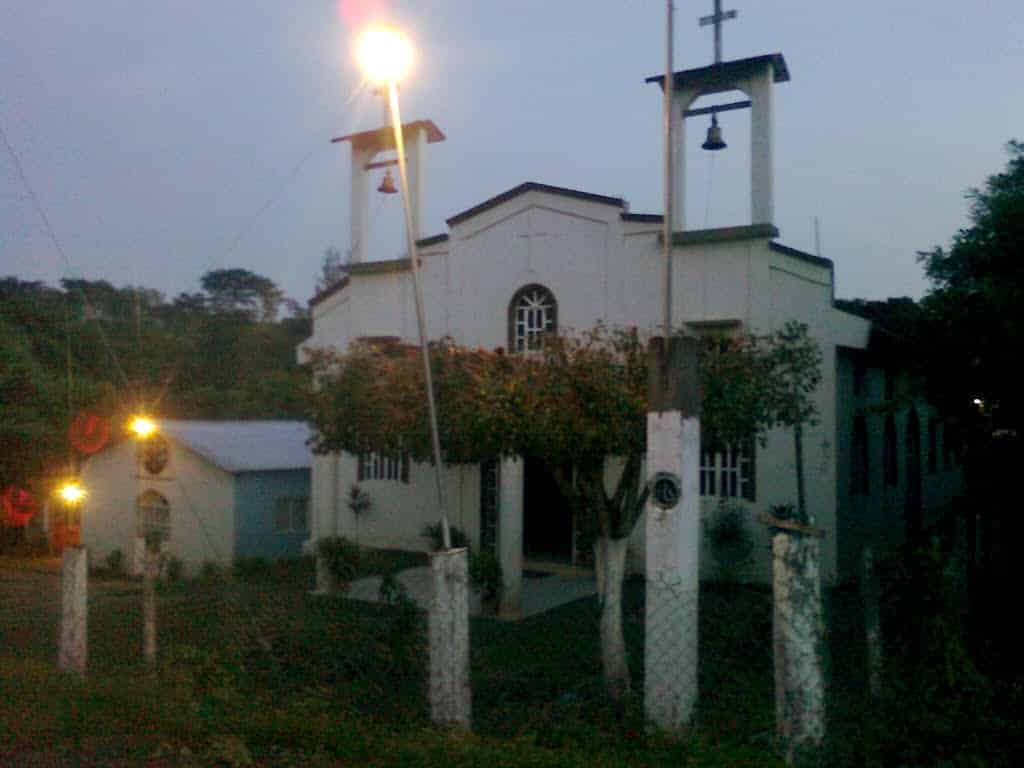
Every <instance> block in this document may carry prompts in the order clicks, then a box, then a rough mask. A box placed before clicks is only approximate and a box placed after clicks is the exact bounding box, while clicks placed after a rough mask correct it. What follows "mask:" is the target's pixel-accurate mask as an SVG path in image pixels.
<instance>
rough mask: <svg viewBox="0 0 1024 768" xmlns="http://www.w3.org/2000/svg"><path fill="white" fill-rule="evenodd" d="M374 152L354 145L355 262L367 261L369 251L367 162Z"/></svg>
mask: <svg viewBox="0 0 1024 768" xmlns="http://www.w3.org/2000/svg"><path fill="white" fill-rule="evenodd" d="M373 154H374V153H373V152H371V151H369V150H367V149H359V148H356V147H355V146H353V147H352V169H351V174H352V189H351V190H350V193H349V200H350V203H349V205H350V209H349V210H350V214H349V217H350V222H349V231H350V233H351V241H350V242H351V245H350V249H351V256H350V259H351V261H352V263H353V264H362V263H363V262H365V261H366V254H367V252H368V248H367V239H368V238H369V236H370V219H369V212H370V174H369V172H368V171H367V170H366V164H367V163H368V162H370V159H371V158H372V156H373Z"/></svg>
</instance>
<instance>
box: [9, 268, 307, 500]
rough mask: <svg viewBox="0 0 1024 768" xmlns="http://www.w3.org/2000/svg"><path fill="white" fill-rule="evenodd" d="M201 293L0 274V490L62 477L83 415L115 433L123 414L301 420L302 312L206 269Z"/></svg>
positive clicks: (241, 275)
mask: <svg viewBox="0 0 1024 768" xmlns="http://www.w3.org/2000/svg"><path fill="white" fill-rule="evenodd" d="M200 284H201V285H202V291H200V292H198V293H182V294H180V295H179V296H177V297H176V298H174V299H173V300H170V301H168V300H166V299H165V298H164V296H163V295H162V294H161V293H160V292H159V291H156V290H153V289H150V288H142V287H132V286H126V287H123V288H115V287H114V286H112V285H111V284H110V283H108V282H106V281H103V280H97V281H93V280H80V279H74V280H72V279H65V280H62V281H61V287H60V288H54V287H52V286H49V285H46V284H45V283H41V282H30V281H24V280H19V279H17V278H14V277H5V278H0V489H2V488H4V487H6V486H7V485H12V484H13V485H17V486H19V487H26V488H34V489H36V490H38V491H44V490H45V488H44V487H43V486H45V485H46V483H47V482H48V479H49V478H51V477H52V476H53V475H55V474H57V473H61V472H66V471H67V469H68V463H69V460H70V458H71V453H70V452H69V443H68V428H69V425H70V422H71V420H72V419H73V418H74V416H75V415H76V414H78V413H81V412H82V411H90V412H92V413H96V414H98V415H100V416H102V417H104V418H105V419H107V421H108V423H109V425H110V428H111V433H112V436H113V437H117V436H118V434H119V430H120V429H121V428H122V422H123V421H124V419H125V417H126V416H127V415H128V414H129V413H131V412H133V411H136V410H139V409H144V410H146V411H148V412H150V413H152V414H153V415H155V416H156V417H158V418H190V419H257V418H258V419H280V418H301V417H302V416H303V413H304V402H305V400H304V398H305V394H306V392H307V391H308V377H307V374H306V373H305V371H304V370H303V369H302V368H300V367H299V366H298V365H297V363H296V357H295V351H296V347H297V346H298V345H299V344H300V343H301V342H302V341H304V340H305V339H306V338H308V336H309V334H310V320H309V314H308V311H307V310H306V309H305V308H304V307H302V306H301V305H299V304H298V303H297V302H295V301H293V300H291V299H287V298H285V297H284V295H283V293H282V292H281V291H280V289H278V287H277V286H276V285H275V284H274V283H273V281H271V280H269V279H268V278H265V277H262V276H260V275H257V274H254V273H252V272H249V271H248V270H244V269H224V270H214V271H211V272H207V273H206V274H204V275H203V276H202V278H201V280H200Z"/></svg>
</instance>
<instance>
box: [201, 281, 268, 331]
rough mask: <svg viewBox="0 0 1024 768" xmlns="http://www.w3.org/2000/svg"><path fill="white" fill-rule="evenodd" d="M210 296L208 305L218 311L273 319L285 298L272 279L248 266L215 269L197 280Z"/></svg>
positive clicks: (264, 319)
mask: <svg viewBox="0 0 1024 768" xmlns="http://www.w3.org/2000/svg"><path fill="white" fill-rule="evenodd" d="M199 282H200V285H202V286H203V290H204V291H206V293H207V295H208V296H209V306H210V308H211V309H212V310H213V311H214V312H218V313H222V314H223V313H231V312H235V313H240V314H244V315H247V316H248V317H252V318H255V319H259V320H261V321H262V322H264V323H272V322H274V320H276V319H277V311H278V309H279V308H280V306H281V302H282V301H283V300H284V294H283V293H282V292H281V289H280V288H278V287H277V285H276V284H275V283H274V281H273V280H271V279H270V278H268V277H263V276H262V275H257V274H256V273H255V272H250V271H249V270H247V269H238V268H235V269H214V270H211V271H209V272H207V273H205V274H204V275H203V276H202V277H201V278H200V280H199Z"/></svg>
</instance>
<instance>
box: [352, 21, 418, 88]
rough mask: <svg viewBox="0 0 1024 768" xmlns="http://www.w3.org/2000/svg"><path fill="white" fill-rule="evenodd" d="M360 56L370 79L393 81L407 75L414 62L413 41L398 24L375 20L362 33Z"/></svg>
mask: <svg viewBox="0 0 1024 768" xmlns="http://www.w3.org/2000/svg"><path fill="white" fill-rule="evenodd" d="M356 58H357V59H358V60H359V66H360V67H362V69H363V73H364V74H365V75H366V76H367V77H368V78H370V80H372V81H373V82H374V83H376V84H377V85H389V84H391V83H397V82H398V81H399V80H401V79H402V78H403V77H405V75H406V73H407V72H408V71H409V68H410V67H411V66H412V45H411V44H410V43H409V39H408V38H407V37H406V36H405V35H403V34H402V33H401V32H400V31H399V30H398V29H396V28H395V27H391V26H388V25H385V24H375V25H374V26H371V27H369V28H368V29H366V31H364V32H363V34H362V35H360V36H359V42H358V43H357V44H356Z"/></svg>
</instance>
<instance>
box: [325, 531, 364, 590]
mask: <svg viewBox="0 0 1024 768" xmlns="http://www.w3.org/2000/svg"><path fill="white" fill-rule="evenodd" d="M316 551H317V554H318V555H319V556H320V557H321V558H322V559H323V561H324V564H325V565H326V566H327V571H328V573H330V574H331V578H332V579H333V580H334V583H335V584H336V585H337V586H339V587H346V586H347V585H348V584H349V583H350V582H351V581H352V579H354V578H355V577H356V575H357V574H358V572H359V547H358V546H356V545H355V544H353V543H352V542H351V541H349V540H348V539H346V538H345V537H343V536H332V537H329V538H325V539H320V540H319V541H318V542H317V543H316Z"/></svg>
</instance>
